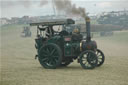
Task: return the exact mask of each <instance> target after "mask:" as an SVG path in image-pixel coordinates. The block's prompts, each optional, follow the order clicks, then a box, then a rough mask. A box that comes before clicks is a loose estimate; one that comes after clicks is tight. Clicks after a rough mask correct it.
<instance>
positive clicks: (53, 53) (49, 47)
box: [39, 43, 62, 69]
mask: <svg viewBox="0 0 128 85" xmlns="http://www.w3.org/2000/svg"><path fill="white" fill-rule="evenodd" d="M61 61H62V52H61V49H60V47H59V46H58V45H56V44H53V43H50V44H46V45H45V46H43V47H42V48H41V49H40V51H39V62H40V64H41V65H42V66H43V67H44V68H47V69H55V68H56V67H58V66H59V65H60V64H61Z"/></svg>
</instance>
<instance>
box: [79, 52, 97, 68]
mask: <svg viewBox="0 0 128 85" xmlns="http://www.w3.org/2000/svg"><path fill="white" fill-rule="evenodd" d="M97 62H98V59H97V55H96V54H95V52H93V51H91V50H87V51H84V52H82V53H81V54H80V64H81V66H82V67H83V68H84V69H93V68H95V67H96V66H97Z"/></svg>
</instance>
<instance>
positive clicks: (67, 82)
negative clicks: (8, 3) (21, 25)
mask: <svg viewBox="0 0 128 85" xmlns="http://www.w3.org/2000/svg"><path fill="white" fill-rule="evenodd" d="M33 31H35V30H34V29H33ZM15 32H16V33H15ZM20 32H21V29H12V30H9V32H8V30H5V31H4V30H3V31H2V39H1V43H2V47H1V48H0V49H1V53H2V54H1V56H0V57H1V58H0V59H1V61H0V64H1V65H0V68H1V72H0V73H1V79H0V85H128V81H127V80H128V53H127V52H128V45H127V44H126V43H123V44H122V43H119V42H113V41H111V40H106V39H105V40H104V39H103V38H96V41H97V43H98V46H99V48H100V49H102V50H103V52H104V53H105V55H106V60H105V63H104V64H103V66H101V67H98V68H95V69H93V70H85V69H82V67H81V66H80V64H78V63H76V61H75V62H73V63H72V64H71V65H69V66H68V67H64V68H58V69H52V70H49V69H44V68H43V67H41V65H40V64H39V62H38V60H34V55H35V54H36V50H35V48H34V38H35V34H34V35H33V36H32V37H31V38H22V37H20ZM35 33H36V32H35Z"/></svg>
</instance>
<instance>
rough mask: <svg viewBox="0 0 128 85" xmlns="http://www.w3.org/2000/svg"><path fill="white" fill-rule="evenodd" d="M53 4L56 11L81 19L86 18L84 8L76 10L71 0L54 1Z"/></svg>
mask: <svg viewBox="0 0 128 85" xmlns="http://www.w3.org/2000/svg"><path fill="white" fill-rule="evenodd" d="M53 2H54V4H55V6H56V9H57V10H58V11H64V12H66V13H67V14H72V15H80V16H82V17H85V16H86V15H85V8H82V7H78V8H77V7H76V5H75V4H72V2H71V0H54V1H53Z"/></svg>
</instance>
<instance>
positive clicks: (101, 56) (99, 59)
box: [96, 49, 105, 66]
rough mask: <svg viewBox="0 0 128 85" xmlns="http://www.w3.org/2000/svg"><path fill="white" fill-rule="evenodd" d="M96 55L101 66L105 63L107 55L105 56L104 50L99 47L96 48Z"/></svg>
mask: <svg viewBox="0 0 128 85" xmlns="http://www.w3.org/2000/svg"><path fill="white" fill-rule="evenodd" d="M96 55H97V57H98V63H97V66H101V65H102V64H103V63H104V60H105V56H104V54H103V52H102V51H101V50H99V49H97V50H96Z"/></svg>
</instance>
